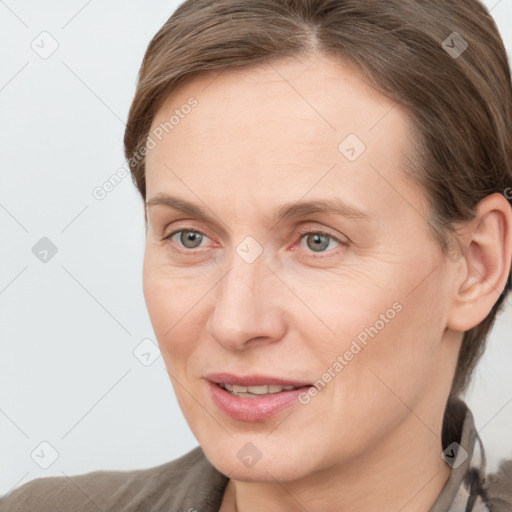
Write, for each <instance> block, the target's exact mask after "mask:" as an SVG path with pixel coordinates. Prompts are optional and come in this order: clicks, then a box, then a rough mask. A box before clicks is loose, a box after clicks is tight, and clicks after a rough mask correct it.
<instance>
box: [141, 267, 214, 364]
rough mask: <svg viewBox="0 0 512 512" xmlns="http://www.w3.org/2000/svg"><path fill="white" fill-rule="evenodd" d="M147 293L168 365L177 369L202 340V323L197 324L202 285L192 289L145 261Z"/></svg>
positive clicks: (144, 276) (153, 324)
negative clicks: (200, 339) (199, 331)
mask: <svg viewBox="0 0 512 512" xmlns="http://www.w3.org/2000/svg"><path fill="white" fill-rule="evenodd" d="M143 291H144V298H145V301H146V306H147V310H148V313H149V317H150V319H151V324H152V326H153V330H154V332H155V335H156V338H157V340H158V344H159V346H160V350H161V352H162V356H163V357H164V360H165V362H166V365H167V367H168V368H169V365H168V363H169V364H171V363H172V365H173V366H176V362H177V361H180V360H183V359H184V358H188V357H189V356H190V355H191V353H192V352H193V350H194V348H195V346H194V343H193V340H194V339H198V337H199V333H198V332H197V331H198V329H199V327H198V326H199V325H200V323H199V322H197V321H194V315H195V314H197V305H198V302H199V301H200V300H201V297H202V296H204V291H202V287H201V286H199V285H198V283H195V286H191V283H189V282H188V281H183V279H179V278H177V277H176V276H172V275H169V274H168V273H166V272H165V271H162V270H161V268H159V267H158V266H153V265H152V264H151V261H150V260H149V261H145V262H144V271H143ZM170 354H172V358H171V357H170Z"/></svg>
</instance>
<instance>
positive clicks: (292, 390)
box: [0, 0, 512, 512]
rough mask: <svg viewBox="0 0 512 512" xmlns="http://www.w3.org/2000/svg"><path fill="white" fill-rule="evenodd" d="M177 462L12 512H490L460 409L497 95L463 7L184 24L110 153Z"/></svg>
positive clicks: (491, 62) (218, 8)
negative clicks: (133, 215) (137, 212)
mask: <svg viewBox="0 0 512 512" xmlns="http://www.w3.org/2000/svg"><path fill="white" fill-rule="evenodd" d="M125 153H126V157H127V159H128V160H129V163H130V167H131V171H132V175H133V179H134V182H135V184H136V186H137V187H138V190H139V191H140V193H141V196H142V198H143V200H144V203H145V218H146V228H147V229H146V252H145V259H144V293H145V298H146V303H147V307H148V311H149V314H150V317H151V321H152V325H153V328H154V330H155V334H156V337H157V339H158V341H159V345H160V349H161V352H162V355H163V357H164V360H165V363H166V367H167V370H168V373H169V376H170V378H171V380H172V383H173V386H174V389H175V392H176V395H177V398H178V401H179V404H180V406H181V408H182V410H183V413H184V415H185V418H186V419H187V422H188V424H189V426H190V428H191V430H192V432H193V433H194V435H195V436H196V438H197V440H198V442H199V444H200V447H198V448H196V449H195V450H193V451H192V452H190V453H188V454H186V455H184V456H183V457H181V458H180V459H177V460H175V461H171V462H170V463H167V464H164V465H162V466H158V467H156V468H151V469H149V470H140V471H132V472H94V473H89V474H85V475H81V476H78V477H74V478H73V479H72V480H70V479H68V478H60V477H59V478H47V479H39V480H35V481H32V482H30V483H28V484H26V485H24V486H22V487H20V488H19V489H17V490H15V491H14V492H13V493H12V494H11V495H9V496H8V497H6V498H4V499H3V500H2V501H0V505H1V510H2V511H14V510H35V509H37V510H39V511H43V510H52V511H56V510H94V509H98V510H104V511H106V510H112V511H128V510H130V511H131V510H145V511H146V510H166V511H169V510H176V511H177V510H183V511H185V510H188V511H193V510H197V511H201V512H202V511H219V510H220V511H221V512H233V511H239V512H253V511H263V510H265V511H266V510H279V511H299V510H307V511H309V512H314V511H320V510H322V511H325V510H329V511H348V510H357V511H370V510H372V511H373V510H381V511H388V510H389V511H391V510H393V511H397V510H400V511H404V512H405V511H407V512H408V511H428V510H431V511H436V512H437V511H459V510H461V511H462V510H468V511H469V510H472V511H485V510H493V511H494V510H512V497H511V495H510V488H511V486H510V485H509V482H510V480H508V481H507V478H508V479H510V478H512V477H511V473H512V467H511V462H508V463H505V464H504V465H503V466H502V469H501V472H500V474H499V475H497V476H486V475H485V467H484V461H485V458H484V452H483V448H482V447H481V443H480V442H479V438H478V434H477V433H476V432H475V427H474V424H473V418H472V415H471V412H470V411H469V410H468V408H467V407H466V405H465V404H464V402H463V401H462V400H460V398H459V397H460V396H461V394H462V393H463V392H464V390H465V389H466V387H467V385H468V383H469V380H470V377H471V373H472V370H473V368H474V366H475V364H476V362H477V360H478V357H479V356H480V355H481V353H482V351H483V347H484V342H485V339H486V336H487V334H488V332H489V330H490V328H491V326H492V324H493V322H494V319H495V317H496V314H497V312H498V310H499V309H500V308H501V306H502V305H503V303H504V301H505V300H506V296H507V292H508V291H509V288H510V267H511V260H512V209H511V206H510V203H509V200H508V199H510V197H511V194H510V192H511V191H512V188H510V187H511V185H512V179H511V178H512V91H511V84H510V69H509V67H508V63H507V57H506V53H505V50H504V47H503V44H502V41H501V39H500V37H499V34H498V32H497V29H496V27H495V25H494V22H493V21H492V19H491V18H490V16H489V14H488V13H487V12H486V11H485V9H484V8H483V7H482V5H481V4H480V3H478V2H477V1H476V0H471V1H468V0H457V1H451V2H447V1H446V0H434V1H428V2H426V1H421V0H406V1H404V0H384V1H382V0H379V1H361V0H352V1H350V0H347V1H344V0H324V1H315V0H287V1H275V0H254V1H233V0H219V1H216V2H205V1H201V0H189V1H186V2H185V3H183V4H182V5H181V6H180V7H179V8H178V9H177V11H176V12H175V13H174V14H173V15H172V16H171V18H170V19H169V20H168V21H167V23H166V24H165V25H164V26H163V27H162V29H161V30H160V31H159V32H158V34H157V35H156V36H155V37H154V39H153V40H152V41H151V43H150V45H149V47H148V50H147V52H146V55H145V58H144V61H143V63H142V67H141V70H140V75H139V82H138V88H137V91H136V94H135V98H134V101H133V104H132V107H131V110H130V115H129V119H128V124H127V128H126V133H125Z"/></svg>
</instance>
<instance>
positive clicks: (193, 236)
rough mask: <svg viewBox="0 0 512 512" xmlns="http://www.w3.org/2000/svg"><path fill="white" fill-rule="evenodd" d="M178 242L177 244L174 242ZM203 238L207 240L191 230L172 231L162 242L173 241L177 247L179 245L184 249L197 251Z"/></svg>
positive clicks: (199, 233)
mask: <svg viewBox="0 0 512 512" xmlns="http://www.w3.org/2000/svg"><path fill="white" fill-rule="evenodd" d="M175 237H177V240H179V242H178V241H177V240H176V238H175ZM205 238H208V237H207V236H206V235H205V234H204V233H201V232H200V231H197V230H192V229H180V230H179V231H173V232H172V233H170V234H169V235H167V236H166V237H164V240H169V239H170V240H173V239H174V240H173V241H174V242H175V243H177V244H178V245H179V244H181V245H182V246H183V247H185V248H186V249H197V248H198V247H200V246H201V243H202V242H203V240H204V239H205Z"/></svg>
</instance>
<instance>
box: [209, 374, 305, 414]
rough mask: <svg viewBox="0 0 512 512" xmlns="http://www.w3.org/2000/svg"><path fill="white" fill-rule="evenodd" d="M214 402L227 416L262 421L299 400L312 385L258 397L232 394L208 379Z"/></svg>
mask: <svg viewBox="0 0 512 512" xmlns="http://www.w3.org/2000/svg"><path fill="white" fill-rule="evenodd" d="M208 384H209V386H210V393H211V397H212V400H213V402H214V403H215V404H216V405H217V407H218V408H219V409H220V410H221V411H222V412H223V413H224V414H226V415H227V416H230V417H231V418H234V419H236V420H241V421H262V420H266V419H268V418H271V417H272V416H275V415H276V414H277V413H279V412H281V411H282V410H284V409H286V408H287V407H290V406H291V405H293V404H296V403H297V402H298V397H299V395H300V394H301V393H304V391H307V390H308V389H309V387H310V386H303V387H301V388H297V389H290V390H289V391H281V392H279V393H272V394H269V395H263V396H261V397H258V398H246V397H241V396H235V395H232V394H231V393H230V392H229V391H227V390H225V389H223V388H221V387H220V386H218V385H217V384H215V383H214V382H211V381H208Z"/></svg>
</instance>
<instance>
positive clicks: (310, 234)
mask: <svg viewBox="0 0 512 512" xmlns="http://www.w3.org/2000/svg"><path fill="white" fill-rule="evenodd" d="M303 242H305V245H306V247H307V248H308V249H310V250H311V251H313V252H316V253H322V252H329V251H327V249H329V248H331V249H333V248H336V244H337V246H338V247H339V246H342V245H347V243H344V242H341V241H340V240H338V239H337V238H336V237H334V236H332V235H330V234H329V233H325V232H323V231H307V232H304V233H301V236H300V244H301V247H302V248H304V245H303ZM332 243H334V244H335V247H332Z"/></svg>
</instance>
